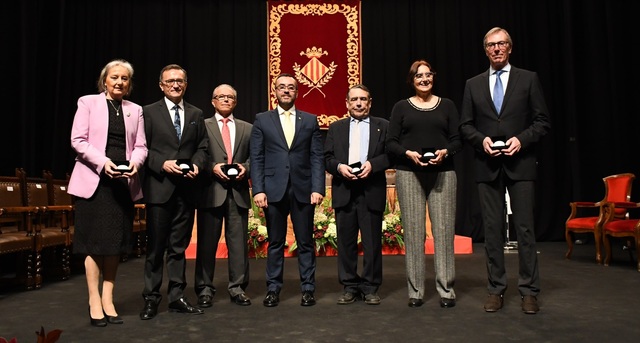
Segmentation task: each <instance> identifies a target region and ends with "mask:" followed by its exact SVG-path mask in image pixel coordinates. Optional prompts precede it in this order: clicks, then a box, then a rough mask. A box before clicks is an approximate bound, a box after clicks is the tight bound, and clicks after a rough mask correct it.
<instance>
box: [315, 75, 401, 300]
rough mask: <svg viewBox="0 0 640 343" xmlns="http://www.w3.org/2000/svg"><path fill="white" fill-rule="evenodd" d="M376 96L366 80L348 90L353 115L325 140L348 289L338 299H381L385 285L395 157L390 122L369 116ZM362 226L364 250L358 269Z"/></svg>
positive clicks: (341, 274) (335, 125)
mask: <svg viewBox="0 0 640 343" xmlns="http://www.w3.org/2000/svg"><path fill="white" fill-rule="evenodd" d="M371 100H372V99H371V95H370V92H369V89H367V87H365V86H364V85H355V86H352V87H351V88H349V91H348V92H347V99H346V105H347V110H348V111H349V114H350V116H351V118H349V119H343V120H338V121H336V122H334V123H333V124H331V125H330V126H329V131H328V132H327V139H326V141H325V145H324V154H325V163H326V168H327V171H328V172H329V173H331V175H333V179H332V181H331V194H332V195H331V203H332V206H333V208H334V209H335V211H336V224H337V229H338V280H339V281H340V284H342V285H343V286H344V293H343V295H341V296H340V297H339V298H338V304H341V305H342V304H351V303H353V302H355V301H356V300H357V299H359V298H361V297H362V295H364V301H365V303H367V304H369V305H378V304H380V296H378V294H377V292H378V288H379V287H380V284H382V219H383V214H384V208H385V205H386V193H387V180H386V176H385V170H386V169H387V168H388V167H389V165H390V162H389V156H388V155H387V153H386V150H385V139H386V136H387V127H388V126H389V121H387V120H386V119H382V118H376V117H371V116H369V110H370V109H371ZM358 231H360V233H361V238H362V247H363V251H364V256H363V262H362V269H363V270H362V275H359V274H358Z"/></svg>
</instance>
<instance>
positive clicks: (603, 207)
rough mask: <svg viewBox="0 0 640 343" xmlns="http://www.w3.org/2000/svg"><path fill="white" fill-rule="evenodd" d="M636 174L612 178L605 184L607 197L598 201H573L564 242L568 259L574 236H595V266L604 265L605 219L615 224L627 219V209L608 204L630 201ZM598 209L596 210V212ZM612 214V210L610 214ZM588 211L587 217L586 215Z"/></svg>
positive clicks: (607, 178) (606, 179)
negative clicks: (616, 221) (603, 238)
mask: <svg viewBox="0 0 640 343" xmlns="http://www.w3.org/2000/svg"><path fill="white" fill-rule="evenodd" d="M634 179H635V175H634V174H631V173H624V174H616V175H610V176H607V177H605V178H603V179H602V180H603V181H604V187H605V195H604V198H603V199H602V200H600V201H598V202H586V201H576V202H570V203H569V206H571V214H570V215H569V218H567V221H566V223H565V239H566V240H567V245H568V250H567V253H566V255H565V257H566V258H568V259H569V258H571V253H572V252H573V241H574V237H573V234H574V233H592V234H593V238H594V241H595V245H596V263H598V264H600V263H602V253H601V251H602V250H601V247H600V246H601V242H602V225H603V224H604V222H605V220H608V221H615V220H620V219H625V218H627V209H625V208H618V207H612V206H607V204H608V203H614V202H619V203H622V202H629V201H630V200H631V186H632V185H633V180H634ZM596 209H597V211H596ZM609 211H613V212H611V213H608V212H609ZM584 212H589V213H588V215H587V216H585V214H586V213H584Z"/></svg>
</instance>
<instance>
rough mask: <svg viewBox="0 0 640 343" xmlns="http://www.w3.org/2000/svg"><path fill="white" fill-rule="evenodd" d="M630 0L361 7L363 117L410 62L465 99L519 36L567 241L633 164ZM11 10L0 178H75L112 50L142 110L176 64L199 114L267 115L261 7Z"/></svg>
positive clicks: (540, 214)
mask: <svg viewBox="0 0 640 343" xmlns="http://www.w3.org/2000/svg"><path fill="white" fill-rule="evenodd" d="M632 5H633V3H632V2H631V1H606V0H601V1H589V0H585V1H572V0H536V1H529V0H526V1H525V0H523V1H513V0H434V1H427V0H399V1H380V0H363V1H362V25H361V28H362V30H361V31H362V46H363V49H362V56H363V66H362V75H363V83H364V84H366V85H367V86H368V87H369V88H370V89H371V91H372V95H373V98H374V102H373V109H372V113H373V114H374V115H376V116H380V117H385V118H388V117H389V113H390V111H391V107H392V106H393V104H394V103H395V102H396V101H398V100H399V99H402V98H406V97H409V96H411V95H412V93H411V90H410V88H409V87H408V86H407V84H406V82H405V78H406V74H407V71H408V68H409V65H410V64H411V62H412V61H413V60H415V59H418V58H424V59H427V60H428V61H429V62H430V63H431V64H432V65H433V67H434V69H435V71H437V76H436V80H435V91H434V93H435V94H436V95H439V96H442V97H447V98H451V99H452V100H453V101H454V102H455V103H456V104H457V105H458V106H460V104H461V100H462V93H463V89H464V83H465V80H466V79H468V78H470V77H472V76H475V75H476V74H478V73H481V72H483V71H485V70H486V69H487V68H488V66H489V64H488V60H487V58H486V56H485V55H484V51H483V48H482V38H483V36H484V34H485V33H486V32H487V31H488V30H489V29H490V28H492V27H494V26H501V27H504V28H506V29H507V30H508V31H509V33H510V34H511V36H512V38H513V41H514V44H513V54H512V56H511V63H512V64H513V65H515V66H517V67H520V68H525V69H529V70H533V71H536V72H538V74H539V77H540V79H541V82H542V84H543V87H544V91H545V96H546V98H547V100H548V105H549V108H550V111H551V114H552V119H553V129H552V132H551V134H550V135H548V136H547V137H545V139H544V140H543V142H542V144H540V146H539V165H538V169H539V182H538V191H537V197H538V204H537V208H536V212H537V216H536V220H537V222H536V234H537V237H538V239H539V240H546V241H550V240H562V239H564V221H565V219H566V218H567V216H568V214H569V207H568V202H569V201H573V200H596V201H597V200H600V199H602V197H603V196H604V186H603V182H602V178H603V177H604V176H607V175H610V174H616V173H622V172H632V173H636V172H638V171H639V170H640V168H639V165H640V160H639V159H638V158H637V155H635V153H634V151H635V147H636V145H637V144H636V140H637V127H638V124H639V122H640V119H639V118H638V117H639V115H638V113H637V110H636V109H635V107H633V106H634V105H633V104H635V100H633V99H635V97H636V96H638V93H639V92H638V90H639V87H638V84H637V82H636V80H638V76H640V75H639V74H640V72H639V71H638V69H637V68H635V67H634V65H635V63H634V62H636V61H635V60H634V57H633V56H634V55H633V54H632V53H631V49H632V47H633V44H634V42H635V40H636V37H637V34H638V31H639V30H638V29H637V26H636V25H635V23H634V21H635V20H637V18H636V17H637V16H636V15H634V11H632V8H635V7H634V6H632ZM4 8H5V10H4V11H3V14H2V17H3V19H4V20H3V22H4V23H5V29H4V30H3V33H2V36H3V41H4V42H5V46H4V47H3V54H4V58H3V60H4V61H5V63H4V64H3V66H4V68H3V74H4V75H5V76H7V78H4V79H3V82H2V86H1V87H2V88H1V89H2V94H3V95H4V98H5V105H4V110H5V115H4V116H3V124H2V128H3V134H2V138H1V139H2V141H1V143H2V147H3V150H4V151H5V153H4V154H3V158H2V164H1V170H0V173H2V174H5V175H11V174H13V173H14V168H16V167H23V168H25V169H26V170H27V173H29V174H30V175H34V176H37V175H39V174H40V173H41V171H42V170H43V169H48V170H51V171H53V173H54V176H56V177H57V178H62V177H64V176H65V174H66V173H69V172H70V171H71V168H72V165H73V159H74V157H75V154H74V152H73V151H72V149H71V148H70V141H69V136H70V128H71V123H72V121H73V115H74V113H75V110H76V101H77V99H78V97H80V96H82V95H85V94H90V93H95V92H96V85H95V82H96V80H97V78H98V74H99V72H100V69H101V68H102V67H103V66H104V65H105V64H106V63H107V62H108V61H110V60H112V59H114V58H124V59H127V60H128V61H130V62H131V63H132V64H133V66H134V68H135V75H134V84H135V86H134V90H133V93H132V95H131V97H130V100H132V101H134V102H137V103H139V104H141V105H145V104H148V103H151V102H154V101H157V100H159V99H160V98H161V97H162V93H161V91H160V88H159V87H158V76H159V75H158V74H159V71H160V69H161V68H162V67H163V66H165V65H166V64H169V63H177V64H180V65H181V66H183V67H184V68H185V69H186V70H187V71H188V73H189V74H188V76H189V85H188V90H187V93H186V97H185V99H186V100H187V101H188V102H190V103H192V104H194V105H196V106H198V107H200V108H202V109H203V110H204V111H205V113H206V115H208V116H210V115H212V114H213V107H212V106H211V102H210V99H211V92H212V91H213V88H214V87H215V86H216V85H218V84H220V83H229V84H231V85H233V86H234V87H235V88H236V89H237V90H238V94H239V99H238V106H237V108H236V111H235V112H236V113H235V114H236V115H237V116H238V117H239V118H241V119H244V120H247V121H249V122H252V121H253V119H254V117H255V114H256V113H258V112H260V111H263V110H265V109H267V106H268V103H267V100H268V94H267V86H266V85H267V75H268V72H267V58H266V51H267V48H266V38H267V30H266V25H267V6H266V1H260V0H253V1H250V0H220V1H198V0H187V1H158V0H155V1H151V0H138V1H130V0H129V1H127V0H112V1H108V2H93V1H83V0H77V1H62V0H58V1H51V0H24V1H14V2H11V3H9V4H5V6H4ZM345 91H346V90H345ZM7 109H11V110H12V111H11V113H8V112H7ZM472 154H473V152H472V151H471V149H469V148H468V147H467V148H465V150H464V151H463V152H462V153H461V154H459V155H457V156H456V157H455V158H456V164H457V167H456V168H457V171H458V185H459V186H458V195H459V197H458V204H457V206H458V221H457V225H456V232H457V233H458V234H460V235H465V236H471V237H472V238H473V239H474V241H481V240H482V239H483V233H482V222H481V219H480V215H479V205H478V199H477V194H476V188H475V183H474V181H473V168H472V164H471V159H472ZM636 188H637V187H636ZM632 200H635V201H638V200H639V199H638V198H637V197H634V196H632Z"/></svg>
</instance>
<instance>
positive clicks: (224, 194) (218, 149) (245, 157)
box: [195, 84, 252, 307]
mask: <svg viewBox="0 0 640 343" xmlns="http://www.w3.org/2000/svg"><path fill="white" fill-rule="evenodd" d="M237 100H238V94H237V92H236V90H235V89H234V88H233V87H231V86H230V85H227V84H222V85H219V86H218V87H216V88H215V89H214V90H213V98H212V100H211V103H212V104H213V107H214V108H215V111H216V113H215V115H214V116H213V117H211V118H208V119H205V121H204V123H205V127H206V128H207V135H208V136H209V148H208V150H209V154H210V155H211V161H210V163H209V165H208V166H207V168H206V169H207V170H205V171H203V173H206V175H207V176H208V177H207V181H206V183H205V184H206V187H205V189H204V192H203V193H202V198H201V201H200V203H199V207H198V247H197V252H196V272H195V290H196V294H198V306H199V307H210V306H211V305H212V298H213V296H214V294H215V292H216V289H215V287H214V286H213V275H214V272H215V266H216V252H217V250H218V242H219V241H220V236H221V235H222V227H223V222H224V237H225V241H226V244H227V248H228V250H229V258H228V263H229V285H228V291H229V296H230V298H231V301H232V302H234V303H235V304H238V305H241V306H248V305H251V299H250V298H249V297H248V296H247V295H246V294H245V292H244V291H245V289H246V288H247V285H248V283H249V257H248V253H249V251H248V247H247V240H248V235H247V226H248V220H249V207H250V206H251V199H250V195H249V140H250V138H251V127H252V125H251V124H249V123H247V122H245V121H242V120H240V119H238V118H235V117H234V115H233V110H234V108H235V107H236V104H237Z"/></svg>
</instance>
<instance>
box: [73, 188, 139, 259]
mask: <svg viewBox="0 0 640 343" xmlns="http://www.w3.org/2000/svg"><path fill="white" fill-rule="evenodd" d="M75 207H76V211H75V233H74V237H73V253H74V254H85V255H121V254H129V253H130V252H131V232H132V228H133V218H134V204H133V201H132V200H131V195H130V194H129V188H128V187H127V183H126V179H109V178H108V177H105V176H102V177H101V178H100V184H99V185H98V189H97V190H96V192H95V193H94V194H93V196H92V197H91V198H89V199H83V198H76V200H75Z"/></svg>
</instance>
